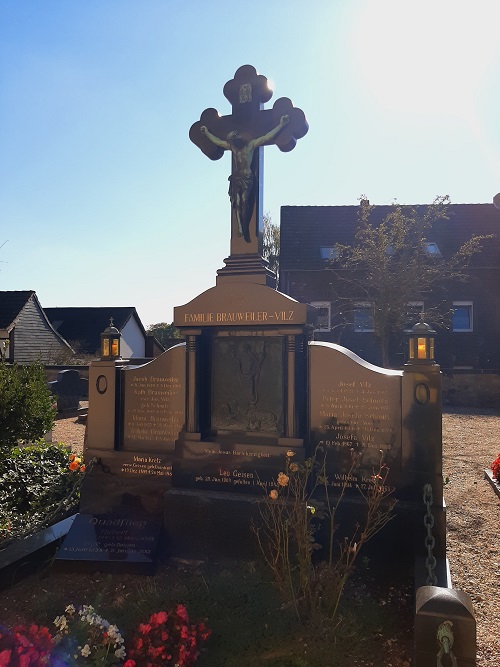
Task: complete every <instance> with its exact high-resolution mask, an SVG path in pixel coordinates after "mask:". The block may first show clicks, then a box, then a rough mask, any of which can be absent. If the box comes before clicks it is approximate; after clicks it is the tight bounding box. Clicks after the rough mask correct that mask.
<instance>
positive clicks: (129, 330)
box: [45, 306, 163, 359]
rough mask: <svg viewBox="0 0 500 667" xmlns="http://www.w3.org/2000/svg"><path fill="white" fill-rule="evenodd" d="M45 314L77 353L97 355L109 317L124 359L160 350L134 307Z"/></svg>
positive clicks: (53, 310)
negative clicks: (114, 328)
mask: <svg viewBox="0 0 500 667" xmlns="http://www.w3.org/2000/svg"><path fill="white" fill-rule="evenodd" d="M45 313H46V314H47V317H48V318H49V320H50V322H51V324H52V326H53V327H54V329H55V330H56V331H57V332H58V333H60V334H61V336H63V337H64V338H65V339H66V340H68V341H71V342H72V345H73V347H75V348H76V350H77V351H78V352H80V353H84V354H95V355H96V356H99V354H100V347H101V333H102V332H103V331H104V330H105V329H106V327H108V326H109V323H110V319H111V318H112V319H113V326H114V327H116V328H117V329H118V331H119V332H120V334H121V356H122V357H123V358H124V359H131V358H140V359H143V358H145V357H153V356H157V354H159V353H161V352H162V351H163V348H162V347H161V346H160V345H159V343H158V342H157V341H156V340H153V336H148V334H147V333H146V331H145V329H144V326H143V324H142V322H141V319H140V317H139V315H138V314H137V311H136V309H135V308H134V307H133V306H105V307H88V308H85V307H82V308H80V307H69V308H45ZM154 344H156V347H155V349H153V345H154Z"/></svg>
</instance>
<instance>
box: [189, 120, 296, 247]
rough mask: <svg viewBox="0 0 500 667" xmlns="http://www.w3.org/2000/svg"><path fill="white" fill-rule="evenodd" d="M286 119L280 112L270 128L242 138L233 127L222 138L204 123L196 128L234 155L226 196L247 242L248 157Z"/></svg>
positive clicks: (250, 181)
mask: <svg viewBox="0 0 500 667" xmlns="http://www.w3.org/2000/svg"><path fill="white" fill-rule="evenodd" d="M289 121H290V118H289V116H286V115H285V116H281V119H280V122H279V124H278V125H277V126H276V127H275V128H274V129H272V130H270V131H269V132H268V133H267V134H264V136H262V137H257V138H256V139H250V140H248V139H245V138H244V137H242V136H241V135H240V134H239V133H238V132H237V131H236V130H235V131H233V132H230V133H229V134H228V135H227V137H226V140H225V141H224V140H223V139H219V137H216V136H215V135H213V134H212V133H211V132H210V131H209V130H208V128H207V127H206V126H205V125H202V126H201V127H200V132H201V133H202V134H204V135H205V136H206V137H207V138H208V139H210V141H211V142H212V143H213V144H215V145H216V146H219V147H220V148H223V149H224V150H230V151H231V153H232V154H233V156H234V165H235V169H234V171H233V173H232V174H231V176H229V198H230V200H231V207H232V208H233V210H234V212H235V215H236V220H237V223H238V235H239V236H243V238H244V239H245V241H246V242H247V243H251V239H250V229H249V227H250V218H251V213H252V208H253V197H252V190H253V186H254V175H253V173H252V160H253V156H254V151H255V149H256V148H258V147H259V146H263V145H264V144H267V143H269V142H270V141H271V140H272V139H274V137H276V136H277V135H278V134H279V133H280V132H281V130H282V129H283V127H284V126H285V125H287V124H288V123H289Z"/></svg>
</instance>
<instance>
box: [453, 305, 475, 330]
mask: <svg viewBox="0 0 500 667" xmlns="http://www.w3.org/2000/svg"><path fill="white" fill-rule="evenodd" d="M472 315H473V312H472V301H454V302H453V318H452V328H453V331H473V329H474V327H473V319H472Z"/></svg>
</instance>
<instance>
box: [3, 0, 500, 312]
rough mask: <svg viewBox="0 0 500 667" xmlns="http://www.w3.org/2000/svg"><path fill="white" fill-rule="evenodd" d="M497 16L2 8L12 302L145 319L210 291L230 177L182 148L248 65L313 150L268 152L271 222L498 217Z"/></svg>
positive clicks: (448, 3) (9, 3)
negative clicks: (299, 121)
mask: <svg viewBox="0 0 500 667" xmlns="http://www.w3.org/2000/svg"><path fill="white" fill-rule="evenodd" d="M499 18H500V4H499V3H498V0H475V1H474V2H472V0H469V1H467V2H465V1H464V2H462V1H461V0H420V1H419V2H409V1H406V0H311V1H310V2H308V3H306V2H304V1H301V2H299V1H296V0H286V1H285V0H266V1H265V2H264V1H263V0H253V1H252V2H234V0H233V1H232V2H230V1H226V0H213V1H212V2H207V1H206V0H44V1H43V2H40V0H2V2H1V3H0V86H1V88H0V90H1V96H0V147H1V150H0V220H1V224H0V245H1V244H2V243H3V242H5V244H4V245H3V247H2V248H1V249H0V262H1V263H0V289H2V290H5V289H7V290H22V289H33V290H35V291H36V292H37V294H38V296H39V299H40V301H41V303H42V305H44V306H47V307H54V306H92V305H94V306H101V305H117V306H129V305H131V306H136V308H137V310H138V312H139V315H140V317H141V318H142V320H143V322H144V324H145V325H149V324H152V323H155V322H161V321H168V322H170V321H171V320H172V318H173V312H172V310H173V307H174V306H175V305H181V304H184V303H186V302H187V301H189V300H191V299H192V298H194V297H195V296H196V295H197V294H199V293H200V292H202V291H204V290H206V289H208V288H209V287H212V286H213V285H214V284H215V275H216V270H217V269H218V268H221V267H222V266H223V259H224V258H225V257H226V256H227V255H228V252H229V224H230V222H229V216H230V208H229V200H228V197H227V176H228V175H229V172H230V158H229V156H228V155H225V156H224V158H222V159H221V160H219V161H218V162H212V161H210V160H209V159H208V158H206V157H205V156H204V155H203V154H202V153H201V151H200V150H199V149H198V148H197V147H196V146H194V144H192V143H191V142H190V141H189V138H188V132H189V128H190V126H191V125H192V123H193V122H195V121H196V120H198V119H199V116H200V114H201V112H202V111H203V110H204V109H205V108H207V107H215V108H217V109H218V110H219V112H220V113H221V114H227V113H230V106H229V103H228V102H227V100H226V99H225V97H224V96H223V93H222V88H223V86H224V84H225V82H226V81H228V80H229V79H231V78H232V77H233V75H234V72H235V71H236V69H237V68H238V67H239V66H241V65H244V64H252V65H254V66H255V67H256V68H257V70H258V71H259V72H260V73H261V74H264V75H265V76H267V77H268V78H269V79H271V80H272V82H273V84H274V86H273V87H274V90H275V94H274V97H273V99H272V100H271V103H270V104H272V103H273V102H274V100H276V99H277V98H279V97H290V98H291V99H292V100H293V102H294V103H295V105H296V106H299V107H300V108H302V109H303V110H304V112H305V113H306V116H307V118H308V122H309V125H310V129H309V133H308V134H307V135H306V136H305V137H304V138H303V139H301V140H299V142H298V143H297V146H296V148H295V150H293V151H292V152H291V153H281V152H280V151H279V150H278V149H277V148H275V147H273V146H271V147H269V148H267V149H265V180H264V210H266V211H269V212H270V214H271V217H272V219H273V221H274V222H279V214H280V206H282V205H294V204H295V205H318V204H324V205H336V204H356V203H357V200H358V198H359V196H360V195H361V194H365V195H366V196H368V198H369V199H370V201H371V202H372V203H374V204H387V203H391V202H392V201H394V200H395V199H397V200H398V201H399V202H401V203H428V202H430V201H432V200H433V198H434V197H435V196H436V195H445V194H448V195H450V197H451V199H452V201H453V202H454V203H464V202H465V203H468V202H480V203H485V202H491V201H492V198H493V196H494V195H495V194H496V193H497V192H500V83H499V82H500V37H499V35H498V25H499V20H498V19H499Z"/></svg>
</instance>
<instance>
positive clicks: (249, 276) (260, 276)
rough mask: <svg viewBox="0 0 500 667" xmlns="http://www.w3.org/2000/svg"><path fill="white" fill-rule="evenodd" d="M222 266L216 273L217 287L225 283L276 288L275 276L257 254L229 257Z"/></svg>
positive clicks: (266, 262) (264, 260)
mask: <svg viewBox="0 0 500 667" xmlns="http://www.w3.org/2000/svg"><path fill="white" fill-rule="evenodd" d="M224 264H225V265H226V266H224V267H223V268H222V269H219V270H218V271H217V285H223V284H225V283H252V284H257V285H265V286H267V287H272V288H273V289H275V288H276V274H275V273H274V271H271V269H270V268H269V266H268V261H267V260H266V259H264V258H263V257H261V256H260V255H259V254H257V253H255V254H248V255H230V256H229V257H226V259H225V260H224Z"/></svg>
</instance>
